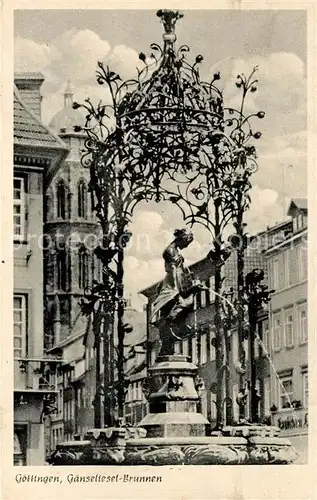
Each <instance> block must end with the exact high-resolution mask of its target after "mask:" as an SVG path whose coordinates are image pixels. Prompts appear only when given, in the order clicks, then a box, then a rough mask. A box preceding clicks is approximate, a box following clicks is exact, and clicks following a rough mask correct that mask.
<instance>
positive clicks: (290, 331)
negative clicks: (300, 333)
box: [284, 308, 294, 347]
mask: <svg viewBox="0 0 317 500" xmlns="http://www.w3.org/2000/svg"><path fill="white" fill-rule="evenodd" d="M284 314H285V347H292V346H293V345H294V327H293V320H294V318H293V308H290V309H285V311H284Z"/></svg>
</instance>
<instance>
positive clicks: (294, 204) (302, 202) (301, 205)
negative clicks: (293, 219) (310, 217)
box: [287, 198, 307, 215]
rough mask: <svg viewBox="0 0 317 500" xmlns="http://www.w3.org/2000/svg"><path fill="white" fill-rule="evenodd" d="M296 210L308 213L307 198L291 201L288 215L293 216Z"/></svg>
mask: <svg viewBox="0 0 317 500" xmlns="http://www.w3.org/2000/svg"><path fill="white" fill-rule="evenodd" d="M294 208H298V209H299V210H303V211H304V212H307V198H293V199H292V200H291V203H290V206H289V209H288V212H287V215H291V214H292V212H293V209H294Z"/></svg>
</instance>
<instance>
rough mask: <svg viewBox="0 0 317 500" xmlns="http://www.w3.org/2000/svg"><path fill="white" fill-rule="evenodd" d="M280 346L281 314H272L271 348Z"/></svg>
mask: <svg viewBox="0 0 317 500" xmlns="http://www.w3.org/2000/svg"><path fill="white" fill-rule="evenodd" d="M280 348H281V314H280V313H279V312H278V313H274V314H273V349H274V350H277V349H280Z"/></svg>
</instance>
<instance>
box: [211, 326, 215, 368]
mask: <svg viewBox="0 0 317 500" xmlns="http://www.w3.org/2000/svg"><path fill="white" fill-rule="evenodd" d="M214 338H215V331H214V330H211V331H210V361H214V360H215V359H216V349H215V347H214V346H213V345H212V339H214Z"/></svg>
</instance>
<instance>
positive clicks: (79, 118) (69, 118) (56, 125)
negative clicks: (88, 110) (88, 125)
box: [50, 108, 85, 135]
mask: <svg viewBox="0 0 317 500" xmlns="http://www.w3.org/2000/svg"><path fill="white" fill-rule="evenodd" d="M75 125H79V126H80V127H83V126H84V125H85V118H84V117H83V115H82V113H81V112H80V111H79V110H78V109H73V108H63V109H61V110H60V111H59V112H58V113H56V115H54V116H53V118H52V120H51V121H50V128H51V129H52V130H54V132H56V133H57V134H66V133H68V134H76V135H78V134H79V135H85V134H83V132H75V130H74V127H75Z"/></svg>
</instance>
